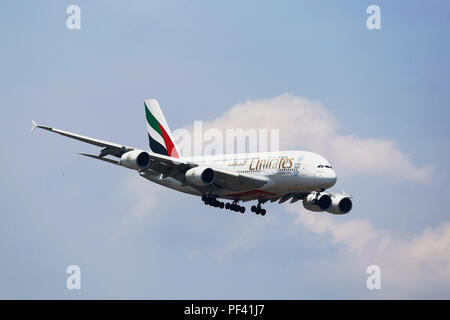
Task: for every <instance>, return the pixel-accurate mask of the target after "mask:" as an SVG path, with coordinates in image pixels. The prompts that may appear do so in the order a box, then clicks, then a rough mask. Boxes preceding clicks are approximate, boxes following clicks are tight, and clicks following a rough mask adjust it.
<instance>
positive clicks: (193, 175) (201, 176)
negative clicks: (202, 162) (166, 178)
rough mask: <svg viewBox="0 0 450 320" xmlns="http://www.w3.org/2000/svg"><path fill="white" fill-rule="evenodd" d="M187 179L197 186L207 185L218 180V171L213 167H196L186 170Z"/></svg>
mask: <svg viewBox="0 0 450 320" xmlns="http://www.w3.org/2000/svg"><path fill="white" fill-rule="evenodd" d="M186 181H187V182H188V183H189V184H193V185H196V186H207V185H210V184H213V183H214V181H216V173H215V172H214V170H213V169H211V168H206V167H195V168H192V169H189V170H188V171H186Z"/></svg>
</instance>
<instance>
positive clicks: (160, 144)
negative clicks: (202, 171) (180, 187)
mask: <svg viewBox="0 0 450 320" xmlns="http://www.w3.org/2000/svg"><path fill="white" fill-rule="evenodd" d="M144 105H145V116H146V118H147V132H148V140H149V143H150V150H152V151H153V152H155V153H158V154H162V155H165V156H170V157H173V158H180V153H179V152H178V149H177V146H176V145H175V140H174V139H173V137H172V132H171V131H170V128H169V126H168V125H167V122H166V118H165V117H164V114H163V113H162V111H161V108H160V106H159V103H158V101H156V100H155V99H146V100H144Z"/></svg>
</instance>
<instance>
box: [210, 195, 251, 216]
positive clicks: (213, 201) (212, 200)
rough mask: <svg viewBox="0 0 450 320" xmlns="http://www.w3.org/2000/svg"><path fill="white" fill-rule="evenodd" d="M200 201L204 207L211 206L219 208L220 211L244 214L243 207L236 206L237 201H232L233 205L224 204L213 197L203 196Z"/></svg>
mask: <svg viewBox="0 0 450 320" xmlns="http://www.w3.org/2000/svg"><path fill="white" fill-rule="evenodd" d="M202 200H203V202H204V203H205V204H206V205H209V206H212V207H215V208H220V209H223V208H225V209H227V210H231V211H235V212H240V213H244V212H245V207H244V206H240V205H239V204H238V201H233V203H228V202H227V203H224V202H222V201H219V200H217V199H216V198H215V197H213V196H211V195H203V196H202Z"/></svg>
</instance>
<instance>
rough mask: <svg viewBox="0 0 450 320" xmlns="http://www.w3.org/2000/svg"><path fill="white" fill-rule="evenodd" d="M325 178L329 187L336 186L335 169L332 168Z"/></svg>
mask: <svg viewBox="0 0 450 320" xmlns="http://www.w3.org/2000/svg"><path fill="white" fill-rule="evenodd" d="M323 178H324V180H325V183H326V185H327V188H331V187H332V186H334V185H335V184H336V181H337V176H336V172H334V170H331V171H330V172H328V174H327V175H325V176H324V177H323Z"/></svg>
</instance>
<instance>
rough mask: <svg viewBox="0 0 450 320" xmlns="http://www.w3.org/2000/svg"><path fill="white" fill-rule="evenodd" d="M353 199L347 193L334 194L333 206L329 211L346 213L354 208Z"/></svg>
mask: <svg viewBox="0 0 450 320" xmlns="http://www.w3.org/2000/svg"><path fill="white" fill-rule="evenodd" d="M352 206H353V203H352V199H351V197H350V196H348V195H345V194H333V195H332V196H331V206H330V208H329V209H328V210H327V212H329V213H332V214H346V213H349V212H350V210H352Z"/></svg>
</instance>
